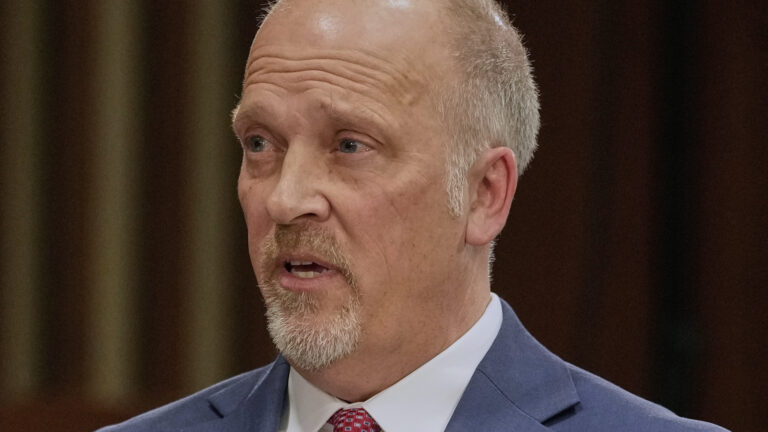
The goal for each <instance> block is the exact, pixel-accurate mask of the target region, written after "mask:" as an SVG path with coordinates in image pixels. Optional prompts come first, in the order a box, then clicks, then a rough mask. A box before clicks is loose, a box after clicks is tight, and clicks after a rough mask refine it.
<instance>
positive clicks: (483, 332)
mask: <svg viewBox="0 0 768 432" xmlns="http://www.w3.org/2000/svg"><path fill="white" fill-rule="evenodd" d="M501 321H502V313H501V302H500V301H499V298H498V297H497V296H496V294H493V293H491V301H490V303H489V304H488V306H487V307H486V309H485V312H484V313H483V315H482V316H481V317H480V319H479V320H478V321H477V322H476V323H475V324H474V325H473V326H472V328H470V329H469V330H468V331H467V332H466V333H465V334H464V335H463V336H461V337H460V338H459V339H458V340H456V342H454V343H453V344H452V345H451V346H449V347H448V348H446V349H445V350H444V351H443V352H441V353H440V354H438V355H437V356H435V357H434V358H432V359H431V360H429V361H428V362H427V363H425V364H423V365H422V366H421V367H419V368H418V369H416V370H415V371H413V372H411V373H410V374H409V375H407V376H406V377H404V378H403V379H401V380H400V381H398V382H396V383H395V384H393V385H392V386H390V387H389V388H386V389H384V390H383V391H381V392H380V393H378V394H376V395H374V396H373V397H371V398H370V399H368V400H367V401H365V402H362V403H354V404H348V403H346V402H344V401H342V400H340V399H338V398H335V397H333V396H331V395H329V394H327V393H325V392H323V391H322V390H320V389H318V388H317V387H315V386H314V385H312V384H311V383H310V382H308V381H307V380H306V379H304V378H303V377H302V376H301V375H300V374H299V373H297V372H296V371H295V370H293V368H291V371H290V374H289V377H288V404H286V409H287V410H288V411H287V413H284V414H286V415H285V416H284V419H285V421H284V427H283V428H281V430H285V431H286V432H305V431H318V430H320V428H321V427H323V425H325V423H326V422H327V421H328V419H329V418H330V417H331V416H332V415H333V413H335V412H336V411H337V410H339V409H342V408H356V407H360V406H362V407H363V408H365V409H366V411H368V413H369V414H370V415H371V417H373V418H374V419H375V420H376V422H377V423H379V425H380V426H381V428H382V429H383V430H384V431H401V430H418V431H443V430H445V428H446V426H447V425H448V422H449V421H450V419H451V416H452V415H453V411H454V410H455V409H456V406H457V405H458V403H459V400H460V399H461V395H462V394H463V393H464V390H465V389H466V387H467V385H468V384H469V381H470V379H471V378H472V375H473V374H474V372H475V369H476V368H477V365H478V364H479V363H480V361H481V360H482V359H483V357H484V356H485V354H486V353H487V352H488V350H489V349H490V347H491V345H492V344H493V341H494V340H495V339H496V336H497V335H498V333H499V329H500V328H501ZM425 412H426V413H429V415H423V413H425Z"/></svg>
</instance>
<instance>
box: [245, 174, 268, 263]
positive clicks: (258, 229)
mask: <svg viewBox="0 0 768 432" xmlns="http://www.w3.org/2000/svg"><path fill="white" fill-rule="evenodd" d="M263 190H264V188H259V187H257V185H256V184H255V183H254V182H244V181H242V180H241V181H240V182H239V183H238V188H237V191H238V197H239V199H240V206H241V207H242V209H243V215H244V217H245V224H246V227H247V228H248V246H249V250H250V251H251V254H253V253H254V251H256V250H258V249H257V248H256V246H258V243H259V242H260V241H261V240H262V239H263V238H264V236H266V235H267V233H268V232H269V230H270V225H271V224H270V219H269V215H268V214H267V209H266V205H265V203H266V201H265V200H266V196H263V194H262V193H260V192H263Z"/></svg>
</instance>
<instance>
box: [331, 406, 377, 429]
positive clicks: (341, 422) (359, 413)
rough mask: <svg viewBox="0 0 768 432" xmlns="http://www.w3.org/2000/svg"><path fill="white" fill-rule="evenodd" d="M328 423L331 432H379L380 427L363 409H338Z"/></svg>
mask: <svg viewBox="0 0 768 432" xmlns="http://www.w3.org/2000/svg"><path fill="white" fill-rule="evenodd" d="M329 422H330V423H331V424H332V425H333V432H380V431H381V426H379V425H378V424H377V423H376V421H375V420H374V419H373V418H372V417H371V416H370V414H368V411H366V410H364V409H363V408H352V409H340V410H338V411H336V413H335V414H334V415H333V416H331V419H330V420H329Z"/></svg>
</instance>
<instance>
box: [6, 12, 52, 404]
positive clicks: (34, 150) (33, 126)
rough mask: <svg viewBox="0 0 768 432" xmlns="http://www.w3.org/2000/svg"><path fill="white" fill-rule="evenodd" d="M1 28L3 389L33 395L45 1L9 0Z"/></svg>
mask: <svg viewBox="0 0 768 432" xmlns="http://www.w3.org/2000/svg"><path fill="white" fill-rule="evenodd" d="M2 9H3V10H2V12H3V13H4V18H5V20H7V21H6V22H5V23H4V24H5V25H3V30H2V42H1V43H2V52H3V53H4V54H3V60H2V65H1V66H0V67H2V78H3V82H2V83H3V91H2V95H3V102H2V104H3V108H2V117H1V120H0V122H1V123H0V132H1V133H2V134H1V137H2V138H1V139H2V148H0V155H1V158H0V159H1V160H0V176H1V177H2V182H1V183H0V196H2V202H1V203H0V230H1V231H0V251H1V253H0V257H1V258H0V294H1V295H2V297H1V298H0V355H2V358H1V359H0V360H1V361H0V365H1V366H0V367H2V370H0V393H1V394H2V397H3V398H8V399H12V398H16V397H29V396H30V395H32V394H33V392H34V391H35V390H36V387H37V386H38V384H39V382H40V379H39V378H40V377H39V372H40V368H41V367H42V361H41V355H42V351H41V343H42V341H41V324H40V320H41V318H42V317H41V314H40V298H41V293H40V283H41V281H40V277H39V275H40V272H41V250H40V248H41V246H42V244H41V240H42V238H41V232H40V223H41V219H40V217H39V215H40V211H41V196H40V188H41V182H42V179H41V170H42V166H41V164H40V154H41V151H42V150H41V148H40V144H41V142H40V138H41V137H40V133H39V131H40V128H39V125H38V120H39V118H40V111H41V109H42V107H41V96H42V95H41V90H40V87H41V86H40V80H41V61H42V60H41V57H42V55H43V54H42V49H41V43H42V38H41V36H40V30H41V26H42V25H41V14H42V5H41V2H40V1H34V0H30V1H19V2H8V3H6V4H5V5H4V6H2Z"/></svg>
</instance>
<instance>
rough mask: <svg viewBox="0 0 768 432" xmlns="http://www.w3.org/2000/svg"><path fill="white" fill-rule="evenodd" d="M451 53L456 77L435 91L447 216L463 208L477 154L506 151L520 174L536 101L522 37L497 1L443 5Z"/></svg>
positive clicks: (451, 0) (533, 133) (530, 143)
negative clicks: (444, 142) (447, 137)
mask: <svg viewBox="0 0 768 432" xmlns="http://www.w3.org/2000/svg"><path fill="white" fill-rule="evenodd" d="M445 10H446V11H447V12H448V15H449V18H450V22H449V23H447V25H448V26H449V30H448V31H449V32H450V33H451V34H450V37H451V38H452V40H451V41H450V42H451V44H452V47H453V52H452V53H451V54H452V56H453V57H454V59H455V65H456V67H457V69H458V72H459V75H460V76H459V77H458V79H456V80H455V82H454V83H452V84H451V85H449V88H447V89H442V90H439V91H438V94H439V96H438V110H439V112H440V115H441V116H442V120H443V122H444V124H445V125H446V127H447V130H448V132H449V133H450V134H451V143H450V144H452V146H453V149H452V150H451V151H448V155H449V156H448V158H449V160H448V161H447V163H448V170H447V171H448V172H447V178H446V183H447V188H448V194H449V204H450V209H451V211H452V212H453V213H454V214H456V215H458V214H460V213H461V211H462V209H463V207H464V198H465V197H464V188H465V185H466V174H467V171H468V170H469V168H470V167H471V166H472V164H473V163H474V162H475V160H476V158H477V156H478V155H479V154H480V152H481V151H483V150H485V149H487V148H490V147H494V146H506V147H509V148H510V149H512V151H513V152H514V153H515V157H516V159H517V168H518V174H522V172H523V171H524V170H525V168H526V167H527V166H528V163H529V162H530V161H531V159H532V158H533V152H534V150H535V149H536V138H537V135H538V132H539V96H538V91H537V89H536V84H535V82H534V80H533V70H532V68H531V64H530V62H529V60H528V54H527V52H526V50H525V48H524V47H523V43H522V37H521V36H520V34H519V33H518V31H517V30H516V29H515V27H514V26H512V24H511V22H510V20H509V17H508V16H507V14H506V13H505V12H504V10H503V9H502V8H501V6H500V5H499V4H498V3H497V2H496V0H446V5H445Z"/></svg>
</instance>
